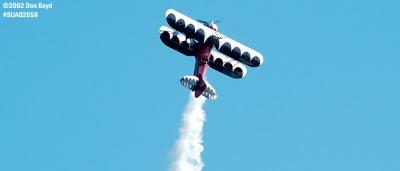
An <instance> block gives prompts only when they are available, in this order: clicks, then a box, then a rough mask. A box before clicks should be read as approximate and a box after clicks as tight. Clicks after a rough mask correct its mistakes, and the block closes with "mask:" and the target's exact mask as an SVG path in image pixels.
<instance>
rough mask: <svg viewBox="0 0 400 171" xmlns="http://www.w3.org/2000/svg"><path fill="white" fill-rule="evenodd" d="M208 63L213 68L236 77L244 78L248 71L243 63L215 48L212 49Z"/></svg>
mask: <svg viewBox="0 0 400 171" xmlns="http://www.w3.org/2000/svg"><path fill="white" fill-rule="evenodd" d="M208 65H209V66H210V67H211V68H212V69H215V70H217V71H219V72H221V73H223V74H225V75H227V76H229V77H232V78H236V79H238V78H243V77H244V76H245V75H246V73H247V69H246V67H245V66H244V65H243V64H241V63H240V62H238V61H236V60H234V59H232V58H230V57H228V56H226V55H224V54H222V53H220V52H217V51H215V50H212V51H211V56H210V58H209V60H208Z"/></svg>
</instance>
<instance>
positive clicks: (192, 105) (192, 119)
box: [170, 93, 205, 171]
mask: <svg viewBox="0 0 400 171" xmlns="http://www.w3.org/2000/svg"><path fill="white" fill-rule="evenodd" d="M204 102H205V98H204V97H203V96H200V97H199V98H197V99H196V98H195V97H194V95H193V93H191V95H190V97H189V101H188V103H187V105H186V107H185V110H184V112H183V114H182V126H181V128H180V135H179V139H178V140H177V141H176V144H175V148H174V150H173V153H174V157H175V158H174V161H173V163H172V166H171V168H170V171H201V169H202V168H203V166H204V164H203V161H202V160H201V152H203V149H204V147H203V145H202V143H203V140H202V136H203V133H202V132H203V125H204V122H205V112H204V110H203V104H204Z"/></svg>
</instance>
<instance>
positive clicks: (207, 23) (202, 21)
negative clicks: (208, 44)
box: [197, 19, 221, 26]
mask: <svg viewBox="0 0 400 171" xmlns="http://www.w3.org/2000/svg"><path fill="white" fill-rule="evenodd" d="M197 21H198V22H200V23H203V24H204V25H206V26H209V25H210V23H211V22H213V23H214V24H217V23H220V22H221V20H215V21H213V20H211V21H209V22H207V21H204V20H200V19H197Z"/></svg>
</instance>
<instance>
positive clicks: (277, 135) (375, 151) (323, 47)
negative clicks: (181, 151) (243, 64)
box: [0, 0, 400, 171]
mask: <svg viewBox="0 0 400 171" xmlns="http://www.w3.org/2000/svg"><path fill="white" fill-rule="evenodd" d="M2 2H5V1H2ZM32 2H36V1H32ZM37 2H39V1H37ZM46 2H47V1H46ZM48 2H51V1H48ZM53 6H54V7H53V9H50V10H47V11H42V10H41V11H40V18H38V19H5V18H1V20H0V37H1V39H0V40H1V46H0V47H1V48H0V49H1V54H0V78H1V84H0V170H4V171H25V170H29V171H39V170H40V171H42V170H60V171H80V170H82V171H88V170H96V171H101V170H104V171H106V170H107V171H108V170H113V171H115V170H121V171H122V170H135V171H155V170H167V169H168V167H169V165H170V161H171V158H170V152H171V148H172V147H173V144H174V141H175V140H176V138H177V137H178V128H179V123H180V115H181V112H182V110H183V107H184V105H185V103H186V101H187V99H188V91H186V90H185V89H184V88H183V87H182V86H181V85H180V84H179V78H180V77H181V76H183V75H190V74H192V72H193V67H194V60H193V59H190V58H188V57H185V56H183V55H181V54H179V53H177V52H175V51H173V50H171V49H169V48H168V47H166V46H164V45H163V44H162V42H161V41H160V40H159V37H158V28H159V27H160V26H161V25H166V24H167V23H166V21H165V18H164V15H165V11H166V10H167V9H168V8H174V9H176V10H178V11H180V12H182V13H184V14H186V15H188V16H191V17H193V18H201V19H205V20H209V19H220V20H222V23H220V24H219V31H221V32H222V33H224V34H226V35H228V36H230V37H232V38H233V39H235V40H238V41H240V42H241V43H243V44H245V45H248V46H249V47H252V48H254V49H256V50H258V51H260V52H261V53H263V54H264V58H265V61H264V64H263V65H262V66H261V67H260V68H248V74H247V76H246V77H245V78H244V79H241V80H235V79H231V78H228V77H226V76H224V75H223V74H220V73H218V72H216V71H213V70H209V71H208V73H207V78H208V80H209V82H210V83H211V84H212V85H213V86H214V88H215V89H216V90H217V92H218V94H219V98H218V99H217V100H216V101H208V102H207V103H206V106H205V109H206V113H207V122H206V124H205V128H204V137H203V138H204V145H205V151H204V153H203V160H204V162H205V167H204V170H205V171H221V170H229V171H243V170H252V171H292V170H296V171H321V170H324V171H337V170H340V171H355V170H360V171H361V170H362V171H382V170H385V171H398V170H400V146H399V144H400V125H399V121H400V107H399V106H400V103H399V102H400V99H399V97H400V89H399V87H400V77H399V75H400V68H399V64H400V59H399V57H400V31H399V30H400V23H399V22H398V20H399V16H400V2H399V1H397V0H386V1H372V0H351V1H348V0H337V1H314V0H283V1H261V0H259V1H251V0H248V1H242V2H236V1H218V2H215V1H209V0H205V1H196V2H191V1H190V2H189V1H163V2H160V1H122V0H117V1H112V2H111V1H90V2H89V1H85V2H83V1H79V2H78V1H74V2H73V1H62V2H61V1H53ZM2 11H3V9H2Z"/></svg>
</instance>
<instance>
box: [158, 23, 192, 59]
mask: <svg viewBox="0 0 400 171" xmlns="http://www.w3.org/2000/svg"><path fill="white" fill-rule="evenodd" d="M160 39H161V41H162V42H163V43H164V44H165V45H167V46H168V47H170V48H172V49H175V50H177V51H178V52H181V53H183V54H184V55H186V56H194V55H195V54H196V52H197V49H198V43H197V42H196V41H194V40H191V39H187V38H186V36H185V34H183V33H179V32H177V31H174V30H172V29H170V28H168V27H166V26H161V27H160Z"/></svg>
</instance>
